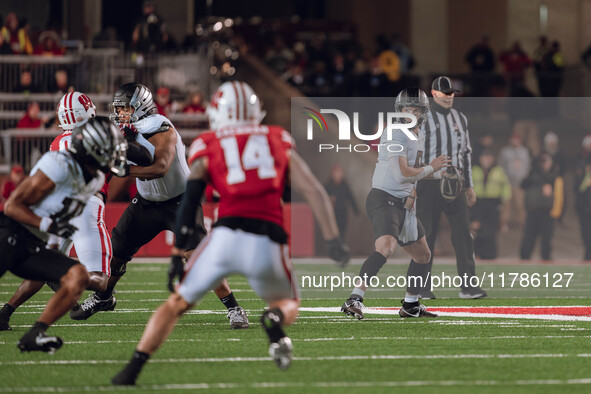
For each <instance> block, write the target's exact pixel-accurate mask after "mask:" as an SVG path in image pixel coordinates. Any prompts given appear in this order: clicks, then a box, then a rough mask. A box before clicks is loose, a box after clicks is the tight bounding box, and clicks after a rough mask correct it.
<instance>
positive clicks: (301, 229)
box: [105, 202, 314, 257]
mask: <svg viewBox="0 0 591 394" xmlns="http://www.w3.org/2000/svg"><path fill="white" fill-rule="evenodd" d="M126 207H127V203H115V202H114V203H108V204H107V205H106V208H105V222H106V224H107V228H108V229H109V232H112V231H113V228H114V227H115V225H116V224H117V221H118V220H119V217H121V214H123V211H124V210H125V208H126ZM215 208H216V204H213V203H205V204H204V205H203V213H204V217H205V225H206V227H208V228H209V227H210V226H211V223H212V222H213V217H214V210H215ZM283 214H284V217H285V226H284V228H285V231H286V232H287V234H288V235H290V234H291V232H292V231H291V230H292V228H293V229H294V238H293V239H290V244H291V246H292V250H291V254H292V256H294V257H305V256H313V255H314V218H313V216H312V211H311V210H310V207H309V206H308V205H307V204H303V203H294V204H286V205H285V206H284V208H283ZM173 243H174V235H173V234H172V232H168V231H165V232H162V233H160V234H158V235H157V236H156V238H154V239H153V240H152V241H151V242H150V243H148V244H147V245H145V246H144V247H142V248H141V249H140V251H139V252H138V254H137V255H136V256H137V257H168V256H170V248H171V246H172V244H173Z"/></svg>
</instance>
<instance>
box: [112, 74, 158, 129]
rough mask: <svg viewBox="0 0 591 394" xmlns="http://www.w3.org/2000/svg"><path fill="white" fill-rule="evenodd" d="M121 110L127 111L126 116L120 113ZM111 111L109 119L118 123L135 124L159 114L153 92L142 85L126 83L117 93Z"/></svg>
mask: <svg viewBox="0 0 591 394" xmlns="http://www.w3.org/2000/svg"><path fill="white" fill-rule="evenodd" d="M121 108H123V109H124V110H125V114H124V115H122V114H120V112H119V109H121ZM132 108H133V112H132V111H131V109H132ZM109 110H110V112H111V115H110V116H109V118H110V119H111V120H112V121H114V122H117V123H134V122H137V121H138V120H140V119H143V118H145V117H146V116H148V115H152V114H154V113H156V112H157V109H156V104H154V100H153V99H152V92H151V91H150V89H148V88H147V87H146V86H144V85H142V84H141V83H126V84H125V85H123V86H121V87H120V88H119V90H117V91H116V92H115V95H114V96H113V102H112V103H111V104H110V105H109Z"/></svg>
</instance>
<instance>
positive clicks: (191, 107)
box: [183, 91, 205, 114]
mask: <svg viewBox="0 0 591 394" xmlns="http://www.w3.org/2000/svg"><path fill="white" fill-rule="evenodd" d="M204 112H205V106H204V105H203V93H202V92H200V91H197V92H193V93H191V94H190V95H189V103H188V104H187V105H185V108H183V113H186V114H202V113H204Z"/></svg>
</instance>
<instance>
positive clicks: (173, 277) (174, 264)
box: [168, 256, 185, 293]
mask: <svg viewBox="0 0 591 394" xmlns="http://www.w3.org/2000/svg"><path fill="white" fill-rule="evenodd" d="M184 274H185V263H184V262H183V257H182V256H170V265H169V266H168V290H169V291H170V292H171V293H174V286H175V284H176V283H175V282H176V281H177V278H178V281H179V282H180V280H181V279H182V277H183V275H184Z"/></svg>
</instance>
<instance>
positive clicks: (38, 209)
mask: <svg viewBox="0 0 591 394" xmlns="http://www.w3.org/2000/svg"><path fill="white" fill-rule="evenodd" d="M125 145H126V144H125V141H124V140H123V138H121V135H120V133H119V131H118V130H117V128H116V127H115V126H114V125H113V124H112V123H111V122H110V121H109V120H108V119H107V118H93V119H90V120H89V121H88V122H86V123H84V124H83V125H81V126H79V127H77V128H75V129H74V131H73V133H72V144H71V145H70V147H69V148H68V150H67V151H59V152H48V153H46V154H44V155H43V156H42V157H41V159H40V160H39V161H38V162H37V164H36V165H35V167H34V168H33V169H32V170H31V176H30V177H29V178H28V179H27V180H25V181H24V182H23V183H22V184H21V185H20V186H19V187H18V188H17V189H16V190H15V191H14V193H13V194H12V195H11V196H10V198H9V199H8V201H7V202H6V205H5V207H4V212H3V213H0V255H2V260H1V263H0V275H2V274H4V272H6V271H7V270H9V271H11V272H12V273H13V274H15V275H17V276H20V277H21V278H25V279H30V280H34V281H52V282H58V283H60V288H59V290H58V291H57V292H56V293H55V295H54V296H53V297H52V298H51V299H50V300H49V302H48V303H47V307H46V308H45V310H44V311H43V313H42V314H41V316H40V318H39V320H38V321H37V322H36V323H35V325H34V326H33V327H32V328H31V329H30V330H29V331H28V332H27V333H26V334H25V335H23V337H22V338H21V339H20V340H19V342H18V347H19V348H20V349H21V351H44V352H53V351H55V350H56V349H59V348H60V347H61V346H62V344H63V342H62V340H61V339H60V338H59V337H55V336H48V335H47V334H46V333H45V331H46V330H47V328H48V327H49V326H50V325H51V324H53V323H54V322H55V321H56V320H57V319H59V318H60V317H61V316H62V315H63V314H64V313H66V312H67V311H68V310H69V309H70V308H72V305H74V304H75V303H76V301H77V300H78V298H79V297H80V295H81V294H82V291H84V289H85V288H86V287H87V286H88V284H89V280H90V278H89V275H88V272H87V270H86V268H84V266H83V265H82V264H80V263H79V262H78V261H76V260H74V259H71V258H69V257H67V256H65V255H63V254H62V253H60V252H58V251H56V250H50V249H46V248H45V245H46V243H47V241H48V238H49V235H50V234H53V235H57V236H59V237H62V238H69V237H70V236H72V234H73V233H74V232H75V231H76V230H77V228H76V227H75V226H74V225H72V224H71V222H70V221H71V220H72V219H73V218H75V217H76V216H78V215H80V214H81V213H82V211H83V210H84V206H85V205H86V203H87V201H88V200H89V199H90V197H91V196H92V195H93V194H94V193H96V192H97V191H98V190H100V188H101V187H102V185H103V184H104V182H105V175H104V173H105V172H108V171H109V170H110V169H111V167H112V166H113V165H114V164H115V158H116V157H121V156H122V155H125Z"/></svg>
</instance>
